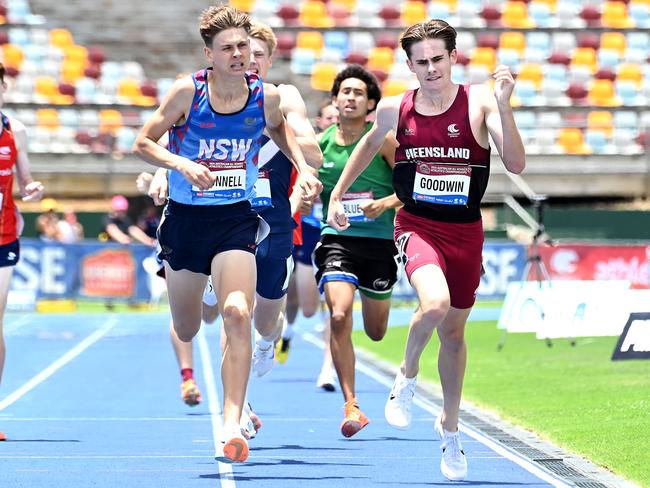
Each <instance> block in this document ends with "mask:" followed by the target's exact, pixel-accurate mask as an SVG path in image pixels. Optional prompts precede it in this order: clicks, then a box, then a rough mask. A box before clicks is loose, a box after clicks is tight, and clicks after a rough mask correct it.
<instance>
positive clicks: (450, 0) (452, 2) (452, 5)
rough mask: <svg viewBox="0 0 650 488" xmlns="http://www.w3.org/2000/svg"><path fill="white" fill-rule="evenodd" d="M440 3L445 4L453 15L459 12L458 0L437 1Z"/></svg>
mask: <svg viewBox="0 0 650 488" xmlns="http://www.w3.org/2000/svg"><path fill="white" fill-rule="evenodd" d="M435 1H437V2H438V3H444V4H446V5H447V8H448V9H449V11H450V12H451V13H452V14H453V13H455V12H456V10H458V0H435Z"/></svg>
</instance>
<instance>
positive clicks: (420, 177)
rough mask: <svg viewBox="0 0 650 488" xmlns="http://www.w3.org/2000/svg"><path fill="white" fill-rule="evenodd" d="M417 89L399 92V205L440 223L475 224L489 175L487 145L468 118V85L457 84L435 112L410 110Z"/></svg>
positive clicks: (396, 171) (395, 182)
mask: <svg viewBox="0 0 650 488" xmlns="http://www.w3.org/2000/svg"><path fill="white" fill-rule="evenodd" d="M416 93H417V90H411V91H408V92H406V93H405V94H404V97H403V98H402V103H401V105H400V111H399V122H398V124H397V134H396V136H397V141H398V142H399V147H398V148H397V150H396V152H395V169H394V170H393V187H394V188H395V193H396V194H397V197H398V198H399V199H400V200H401V201H402V203H404V209H405V210H406V211H408V212H409V213H412V214H414V215H418V216H420V217H425V218H429V219H431V220H438V221H442V222H457V223H460V222H465V223H467V222H475V221H477V220H479V219H480V218H481V211H480V204H481V198H483V194H484V193H485V188H486V187H487V183H488V177H489V174H490V149H489V148H488V149H486V148H484V147H481V146H480V145H479V143H478V142H476V139H475V138H474V135H473V134H472V128H471V126H470V122H469V103H468V94H469V85H462V86H459V87H458V93H457V95H456V98H455V100H454V102H453V103H452V104H451V106H450V107H449V109H447V110H446V111H445V112H444V113H442V114H439V115H421V114H419V113H417V112H416V111H415V95H416Z"/></svg>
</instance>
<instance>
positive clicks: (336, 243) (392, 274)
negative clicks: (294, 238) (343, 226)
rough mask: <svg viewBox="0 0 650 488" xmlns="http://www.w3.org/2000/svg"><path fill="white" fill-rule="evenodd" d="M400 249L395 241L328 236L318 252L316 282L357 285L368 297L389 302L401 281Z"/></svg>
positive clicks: (324, 238)
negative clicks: (399, 270) (341, 282)
mask: <svg viewBox="0 0 650 488" xmlns="http://www.w3.org/2000/svg"><path fill="white" fill-rule="evenodd" d="M396 259H397V249H396V248H395V243H394V242H393V240H392V239H375V238H371V237H352V236H341V235H332V234H326V235H324V236H323V237H322V238H321V241H320V243H319V244H318V245H317V246H316V250H315V251H314V262H315V264H316V266H317V267H318V272H317V273H316V281H318V287H319V289H320V291H321V293H322V292H323V289H324V286H325V283H327V282H329V281H347V282H349V283H353V284H354V285H355V286H356V287H357V288H359V291H360V292H361V293H363V294H364V295H366V296H368V297H370V298H375V299H378V300H384V299H388V298H390V296H391V293H392V291H393V286H394V285H395V283H396V282H397V270H398V268H397V261H396Z"/></svg>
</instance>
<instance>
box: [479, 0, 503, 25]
mask: <svg viewBox="0 0 650 488" xmlns="http://www.w3.org/2000/svg"><path fill="white" fill-rule="evenodd" d="M480 16H481V18H482V19H483V20H485V22H486V23H487V25H488V27H499V26H500V25H501V12H500V11H499V9H498V8H496V7H495V6H494V5H485V6H484V7H483V8H482V9H481V13H480Z"/></svg>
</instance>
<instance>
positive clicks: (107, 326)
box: [0, 317, 117, 412]
mask: <svg viewBox="0 0 650 488" xmlns="http://www.w3.org/2000/svg"><path fill="white" fill-rule="evenodd" d="M116 323H117V317H111V318H110V319H108V320H107V321H106V322H104V325H103V326H102V327H101V328H100V329H97V330H96V331H94V332H93V333H92V334H90V335H89V336H88V337H86V338H85V339H84V340H82V341H81V342H80V343H78V344H77V345H76V346H74V347H73V348H72V349H70V350H69V351H68V352H66V353H65V354H64V355H63V356H61V357H60V358H59V359H57V360H56V361H54V362H53V363H52V364H50V365H49V366H48V367H47V368H45V369H44V370H42V371H41V372H40V373H38V374H36V376H34V377H33V378H32V379H30V380H29V381H28V382H27V383H25V384H24V385H23V386H21V387H19V388H17V389H16V390H14V391H12V392H11V393H10V394H9V395H8V396H7V397H6V398H5V399H4V400H2V401H0V412H1V411H2V410H4V409H5V408H7V407H8V406H9V405H12V404H13V403H15V402H17V401H18V400H19V399H20V398H21V397H22V396H24V395H25V394H27V393H29V392H30V391H31V390H33V389H34V388H36V387H37V386H38V385H40V384H41V383H42V382H43V381H45V380H46V379H48V378H49V377H50V376H52V375H53V374H54V373H56V372H57V371H58V370H59V369H61V368H62V367H63V366H65V365H66V364H68V363H69V362H70V361H72V360H73V359H74V358H76V357H77V356H79V355H80V354H81V353H82V352H84V351H85V350H86V349H88V348H89V347H90V346H92V345H93V344H94V343H95V342H97V341H98V340H99V339H101V338H102V337H104V335H106V333H107V332H108V331H109V330H111V329H112V328H113V327H114V326H115V324H116Z"/></svg>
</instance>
